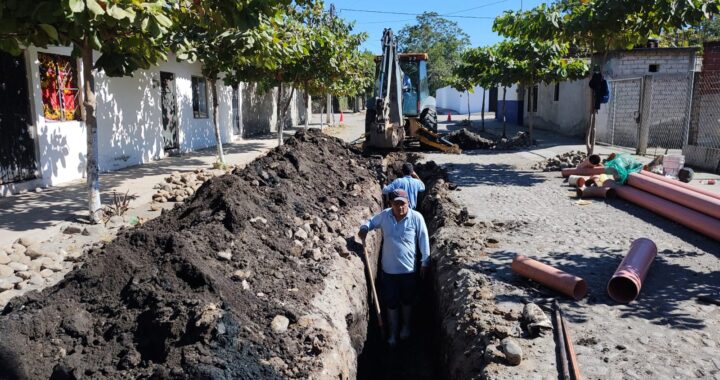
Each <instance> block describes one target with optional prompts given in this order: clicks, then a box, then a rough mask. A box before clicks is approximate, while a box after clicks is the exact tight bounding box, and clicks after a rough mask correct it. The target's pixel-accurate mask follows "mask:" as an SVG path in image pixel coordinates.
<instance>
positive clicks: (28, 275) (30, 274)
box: [15, 270, 33, 280]
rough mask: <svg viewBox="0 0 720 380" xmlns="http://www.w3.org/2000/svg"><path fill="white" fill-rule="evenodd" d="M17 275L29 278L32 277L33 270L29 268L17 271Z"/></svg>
mask: <svg viewBox="0 0 720 380" xmlns="http://www.w3.org/2000/svg"><path fill="white" fill-rule="evenodd" d="M15 275H16V276H18V277H20V278H22V279H23V280H29V279H31V278H32V276H33V272H32V271H29V270H25V271H21V272H17V273H15Z"/></svg>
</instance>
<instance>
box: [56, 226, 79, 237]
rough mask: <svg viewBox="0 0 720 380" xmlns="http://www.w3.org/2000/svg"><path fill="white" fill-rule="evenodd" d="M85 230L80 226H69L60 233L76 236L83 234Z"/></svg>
mask: <svg viewBox="0 0 720 380" xmlns="http://www.w3.org/2000/svg"><path fill="white" fill-rule="evenodd" d="M82 231H83V228H82V227H81V226H78V225H76V224H68V225H67V226H65V227H63V228H62V229H61V230H60V232H62V233H64V234H68V235H75V234H79V233H82Z"/></svg>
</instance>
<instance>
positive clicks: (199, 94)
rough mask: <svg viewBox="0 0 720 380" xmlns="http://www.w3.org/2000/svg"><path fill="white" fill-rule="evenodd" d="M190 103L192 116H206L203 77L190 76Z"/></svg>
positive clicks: (200, 117)
mask: <svg viewBox="0 0 720 380" xmlns="http://www.w3.org/2000/svg"><path fill="white" fill-rule="evenodd" d="M192 103H193V117H194V118H196V119H205V118H207V117H208V105H207V84H206V83H205V78H203V77H192Z"/></svg>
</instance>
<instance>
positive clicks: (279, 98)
mask: <svg viewBox="0 0 720 380" xmlns="http://www.w3.org/2000/svg"><path fill="white" fill-rule="evenodd" d="M282 92H283V85H282V82H280V86H278V95H277V106H276V109H277V112H276V113H277V122H276V123H277V124H276V125H277V128H276V129H277V134H278V146H280V145H282V144H283V124H284V123H283V120H282V116H283V115H282V112H281V109H282V105H281V104H282Z"/></svg>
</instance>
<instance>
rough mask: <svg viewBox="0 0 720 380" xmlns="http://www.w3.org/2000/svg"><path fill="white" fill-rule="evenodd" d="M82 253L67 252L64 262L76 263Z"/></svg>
mask: <svg viewBox="0 0 720 380" xmlns="http://www.w3.org/2000/svg"><path fill="white" fill-rule="evenodd" d="M82 255H83V253H82V251H72V252H68V254H67V257H65V259H66V260H68V261H72V262H78V261H80V258H82Z"/></svg>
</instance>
